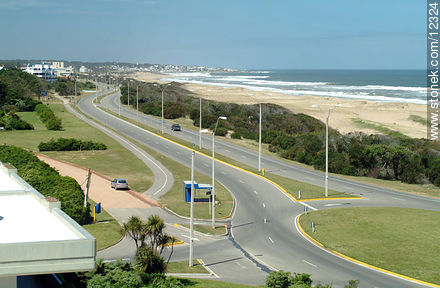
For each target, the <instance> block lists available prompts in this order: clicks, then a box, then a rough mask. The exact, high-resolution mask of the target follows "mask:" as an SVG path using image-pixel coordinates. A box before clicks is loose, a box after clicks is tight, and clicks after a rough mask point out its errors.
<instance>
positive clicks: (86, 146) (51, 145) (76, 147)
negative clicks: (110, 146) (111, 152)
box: [38, 138, 107, 151]
mask: <svg viewBox="0 0 440 288" xmlns="http://www.w3.org/2000/svg"><path fill="white" fill-rule="evenodd" d="M38 149H39V150H40V151H83V150H106V149H107V146H106V145H105V144H104V143H99V142H93V141H83V140H78V139H75V138H59V139H57V140H54V139H50V140H49V141H48V142H41V143H40V144H39V145H38Z"/></svg>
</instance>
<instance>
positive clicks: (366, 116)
mask: <svg viewBox="0 0 440 288" xmlns="http://www.w3.org/2000/svg"><path fill="white" fill-rule="evenodd" d="M130 77H133V78H134V79H137V80H139V81H146V82H154V81H156V82H160V79H161V78H165V77H166V78H170V77H172V76H170V75H164V74H156V73H147V72H137V73H134V74H131V75H130ZM184 86H185V88H186V89H188V90H190V91H192V92H193V93H195V94H197V95H198V96H200V97H202V98H204V99H207V100H216V101H222V102H230V103H237V104H256V103H273V104H278V105H281V106H284V107H286V108H288V109H290V110H291V111H293V112H294V113H304V114H307V115H311V116H313V117H315V118H317V119H319V120H321V121H323V122H324V123H325V119H326V117H327V113H328V109H329V108H330V107H333V108H334V109H333V110H332V111H331V116H330V120H329V125H330V126H331V127H333V128H335V129H337V130H338V131H339V132H341V133H348V132H354V131H362V132H364V133H368V134H371V133H374V134H378V133H379V132H378V131H376V130H374V129H368V128H365V127H361V126H359V124H356V123H355V121H354V120H355V119H361V120H363V121H367V122H368V123H372V124H375V125H378V126H382V127H386V128H388V129H390V130H393V131H398V132H400V133H402V134H405V135H407V136H410V137H414V138H426V126H424V125H423V124H420V123H418V122H415V121H413V120H411V119H409V117H410V116H411V115H416V116H419V117H423V118H424V119H426V106H425V105H420V104H411V103H384V102H373V101H365V100H350V99H340V98H334V97H318V96H310V95H304V96H292V95H286V94H281V93H269V92H265V91H252V90H248V89H243V88H223V87H218V86H212V85H200V84H184Z"/></svg>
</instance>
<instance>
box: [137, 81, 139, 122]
mask: <svg viewBox="0 0 440 288" xmlns="http://www.w3.org/2000/svg"><path fill="white" fill-rule="evenodd" d="M136 118H137V122H139V85H137V86H136Z"/></svg>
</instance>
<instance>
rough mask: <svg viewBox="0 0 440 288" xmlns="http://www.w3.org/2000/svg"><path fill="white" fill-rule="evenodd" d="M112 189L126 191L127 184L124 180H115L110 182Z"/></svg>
mask: <svg viewBox="0 0 440 288" xmlns="http://www.w3.org/2000/svg"><path fill="white" fill-rule="evenodd" d="M112 188H114V189H116V190H118V189H128V183H127V180H125V179H120V178H116V179H113V181H112Z"/></svg>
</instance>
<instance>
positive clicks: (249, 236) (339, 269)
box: [78, 97, 438, 287]
mask: <svg viewBox="0 0 440 288" xmlns="http://www.w3.org/2000/svg"><path fill="white" fill-rule="evenodd" d="M92 98H93V97H85V98H83V99H81V100H80V102H79V103H78V107H79V108H80V109H81V110H82V111H83V112H84V113H86V114H88V115H90V116H91V117H93V118H95V119H97V120H99V121H100V122H102V123H106V124H107V125H109V126H110V127H112V128H114V129H115V130H117V131H120V132H121V133H123V134H124V135H126V136H127V137H130V138H133V139H135V140H136V141H138V142H140V143H143V144H145V145H148V146H150V147H152V148H153V149H155V150H157V151H158V152H160V153H163V154H165V155H167V156H168V157H171V158H173V159H175V160H177V161H179V162H180V163H182V164H184V165H186V166H189V165H190V161H191V151H190V150H188V149H185V148H182V147H180V146H178V145H174V144H172V143H170V142H168V141H166V140H163V139H161V138H159V137H157V136H155V135H153V134H152V133H150V132H148V131H145V130H142V129H140V128H138V127H135V126H134V125H131V124H129V123H127V122H124V121H121V120H119V119H117V118H116V117H113V116H111V115H109V114H106V113H104V112H102V111H100V110H99V109H97V108H96V107H95V106H94V105H93V104H92V101H91V100H92ZM108 98H109V99H110V100H111V97H108ZM113 99H114V98H113ZM113 103H114V102H113ZM103 105H104V106H106V105H112V101H109V102H107V99H106V98H104V101H103ZM108 107H110V106H108ZM112 109H118V108H117V107H113V108H112ZM116 111H117V110H116ZM122 113H123V114H124V116H128V117H132V118H133V113H131V112H130V111H129V110H125V109H122ZM125 113H127V114H125ZM140 116H141V115H140ZM134 117H136V114H135V113H134ZM141 118H142V119H144V118H145V121H146V122H148V121H150V122H151V121H154V120H151V119H150V118H149V117H145V116H144V115H142V116H141ZM180 135H182V137H185V135H186V134H185V132H184V133H180ZM188 135H189V136H187V137H190V136H191V132H189V131H188ZM193 142H195V141H193ZM196 143H197V142H196ZM219 143H220V141H219ZM221 145H224V146H221ZM205 146H207V145H205ZM217 146H218V147H219V149H225V151H226V149H227V150H229V151H230V152H228V151H226V152H227V153H230V154H228V155H234V157H231V158H235V159H241V158H240V157H242V158H243V159H244V160H243V162H245V161H246V159H247V158H246V157H248V158H249V161H247V162H246V163H248V164H252V162H251V161H252V160H251V157H255V153H254V152H249V151H246V150H245V149H243V148H241V147H236V148H235V147H234V146H233V145H231V144H228V143H224V144H219V145H216V147H217ZM216 151H217V148H216ZM243 155H244V156H243ZM255 159H256V157H255ZM263 163H264V166H265V167H267V168H268V169H269V170H277V171H278V172H279V173H280V174H281V175H283V174H287V173H291V174H289V175H288V176H289V177H298V179H301V180H303V181H306V182H310V183H314V184H319V183H320V182H321V181H322V174H321V173H319V172H315V171H310V170H307V169H304V168H301V167H298V166H295V165H292V164H286V163H285V162H283V161H279V160H276V159H271V158H270V157H264V161H263ZM209 167H210V159H209V158H207V157H204V156H200V155H197V157H196V169H197V170H198V171H201V172H202V173H205V174H207V175H209V174H210V168H209ZM295 175H297V176H295ZM283 176H284V175H283ZM216 179H218V180H219V181H220V182H221V183H223V184H224V185H225V186H226V187H227V188H228V189H229V190H231V191H232V192H233V194H234V196H235V198H236V202H237V210H236V213H235V215H234V218H233V222H232V223H233V229H232V230H233V235H234V240H235V242H236V243H237V245H239V246H240V247H241V249H243V250H244V251H245V253H246V254H249V255H250V257H251V258H252V259H257V260H258V261H261V262H262V263H267V266H273V267H275V268H277V269H283V270H288V271H296V272H307V273H310V274H312V278H313V279H315V280H316V281H321V282H329V281H331V282H332V283H333V284H334V287H343V285H344V284H345V283H347V281H348V280H349V279H359V280H361V287H419V285H418V284H413V283H409V282H407V281H404V280H401V279H397V278H394V277H391V276H388V275H384V274H382V273H380V272H377V271H373V270H370V269H367V268H364V267H360V266H358V265H354V264H353V263H350V262H348V261H346V260H343V259H340V258H338V257H336V256H334V255H331V254H328V253H327V252H325V251H323V250H320V249H318V248H317V247H315V246H313V245H311V244H310V242H309V241H307V240H305V239H304V238H303V237H302V236H301V235H300V234H299V233H298V232H297V230H296V228H295V218H296V216H297V215H298V214H300V213H301V212H302V211H303V206H302V204H300V203H294V202H293V201H291V200H290V198H288V197H287V196H285V195H284V194H283V193H281V192H280V191H278V190H277V188H275V187H274V186H273V185H271V184H270V183H268V182H266V181H264V180H262V179H260V178H258V177H255V176H253V175H250V174H248V173H245V172H243V171H240V170H237V169H234V168H232V167H230V166H227V165H224V164H222V163H217V164H216ZM331 181H332V183H333V182H334V184H332V185H335V186H331V187H332V188H333V189H336V190H340V189H345V190H344V191H346V190H349V189H353V191H352V192H353V193H354V194H357V195H361V194H362V195H363V196H366V197H367V198H368V199H367V200H363V201H360V200H350V201H349V202H350V203H351V204H349V205H359V204H362V205H386V206H408V207H417V208H426V209H435V210H437V209H438V202H436V201H431V200H430V199H427V198H423V197H419V196H412V195H407V194H404V193H399V192H395V191H387V190H381V189H379V188H376V187H372V186H369V185H364V184H357V183H355V182H352V181H348V180H345V179H339V178H337V177H332V179H331ZM342 186H343V187H342ZM338 188H339V189H338ZM349 192H350V191H349ZM392 197H395V198H400V199H403V200H396V199H393V198H392ZM343 202H347V200H346V201H343ZM404 202H405V203H404ZM332 203H333V204H334V203H335V200H332ZM312 205H316V204H315V203H313V204H312ZM319 205H325V203H323V204H321V203H319ZM320 207H321V206H320ZM323 207H325V206H323ZM196 249H198V247H197V248H196ZM215 252H216V253H217V251H215Z"/></svg>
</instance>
